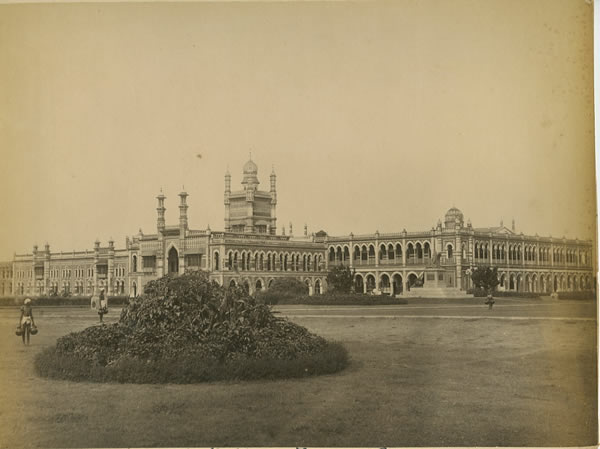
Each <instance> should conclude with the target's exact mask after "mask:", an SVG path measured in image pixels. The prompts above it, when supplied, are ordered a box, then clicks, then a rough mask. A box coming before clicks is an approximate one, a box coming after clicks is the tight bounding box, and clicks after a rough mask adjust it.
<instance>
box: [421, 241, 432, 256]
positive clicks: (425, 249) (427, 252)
mask: <svg viewBox="0 0 600 449" xmlns="http://www.w3.org/2000/svg"><path fill="white" fill-rule="evenodd" d="M423 257H425V258H426V259H429V258H430V257H431V245H430V244H429V242H425V243H424V244H423Z"/></svg>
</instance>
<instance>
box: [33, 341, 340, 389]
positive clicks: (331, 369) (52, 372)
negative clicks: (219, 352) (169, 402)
mask: <svg viewBox="0 0 600 449" xmlns="http://www.w3.org/2000/svg"><path fill="white" fill-rule="evenodd" d="M348 363H349V360H348V353H347V351H346V348H344V346H342V345H341V344H340V343H327V345H326V346H324V347H323V349H322V350H320V351H319V352H315V353H313V354H306V355H301V356H299V357H297V358H294V359H274V358H271V359H253V358H249V357H239V358H236V359H234V360H226V361H224V362H220V361H218V360H215V359H207V358H205V357H199V356H193V355H192V356H187V357H180V358H174V359H158V360H142V359H139V358H133V357H123V358H121V359H119V360H118V361H117V362H116V363H114V364H112V365H101V364H98V363H97V362H94V361H91V360H87V359H82V358H79V357H77V356H76V355H74V354H60V353H58V352H57V351H56V348H54V347H51V348H47V349H45V350H43V351H42V352H40V353H39V354H37V356H36V358H35V362H34V367H35V371H36V373H37V374H38V375H39V376H41V377H47V378H50V379H61V380H69V381H75V382H114V383H136V384H156V383H173V384H189V383H201V382H213V381H239V380H260V379H266V380H274V379H289V378H301V377H308V376H314V375H320V374H332V373H336V372H338V371H340V370H342V369H344V368H346V366H348Z"/></svg>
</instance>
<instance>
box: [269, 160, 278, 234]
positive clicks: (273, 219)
mask: <svg viewBox="0 0 600 449" xmlns="http://www.w3.org/2000/svg"><path fill="white" fill-rule="evenodd" d="M270 180H271V190H270V193H271V224H270V229H269V233H270V234H273V235H275V234H276V233H277V213H276V206H277V186H276V182H277V175H276V174H275V167H273V168H272V169H271V176H270Z"/></svg>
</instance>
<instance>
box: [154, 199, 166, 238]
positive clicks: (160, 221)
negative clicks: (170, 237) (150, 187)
mask: <svg viewBox="0 0 600 449" xmlns="http://www.w3.org/2000/svg"><path fill="white" fill-rule="evenodd" d="M165 198H166V196H164V195H163V192H162V189H160V193H159V195H158V196H157V197H156V199H157V200H158V207H157V208H156V211H157V212H158V218H157V219H156V229H157V230H158V233H159V234H160V233H161V232H162V231H163V230H164V229H165V211H166V209H165Z"/></svg>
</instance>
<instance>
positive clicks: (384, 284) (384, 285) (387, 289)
mask: <svg viewBox="0 0 600 449" xmlns="http://www.w3.org/2000/svg"><path fill="white" fill-rule="evenodd" d="M379 288H380V290H381V292H382V293H383V294H384V295H389V294H391V293H392V290H391V283H390V276H389V275H388V274H387V273H382V274H381V276H380V277H379Z"/></svg>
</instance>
